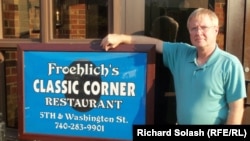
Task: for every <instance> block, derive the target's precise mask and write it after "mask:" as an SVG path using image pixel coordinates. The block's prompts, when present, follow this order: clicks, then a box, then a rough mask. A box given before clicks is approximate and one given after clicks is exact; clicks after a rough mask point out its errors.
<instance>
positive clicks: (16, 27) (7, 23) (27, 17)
mask: <svg viewBox="0 0 250 141" xmlns="http://www.w3.org/2000/svg"><path fill="white" fill-rule="evenodd" d="M2 6H3V8H2V9H3V11H2V13H3V38H39V37H40V2H39V0H3V2H2Z"/></svg>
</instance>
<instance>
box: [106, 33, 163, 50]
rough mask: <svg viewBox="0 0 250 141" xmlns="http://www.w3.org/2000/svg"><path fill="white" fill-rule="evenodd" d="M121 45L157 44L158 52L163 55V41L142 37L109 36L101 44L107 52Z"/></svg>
mask: <svg viewBox="0 0 250 141" xmlns="http://www.w3.org/2000/svg"><path fill="white" fill-rule="evenodd" d="M119 44H155V45H156V51H157V52H159V53H162V44H163V41H161V40H159V39H156V38H152V37H147V36H140V35H124V34H109V35H107V36H106V37H105V38H103V40H102V42H101V46H102V47H103V49H105V50H106V51H108V50H109V49H112V48H116V47H117V46H118V45H119Z"/></svg>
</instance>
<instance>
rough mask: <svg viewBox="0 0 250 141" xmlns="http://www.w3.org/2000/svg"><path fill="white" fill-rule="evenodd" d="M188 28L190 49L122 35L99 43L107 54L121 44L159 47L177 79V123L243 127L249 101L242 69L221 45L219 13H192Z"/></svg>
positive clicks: (236, 59) (209, 11)
mask: <svg viewBox="0 0 250 141" xmlns="http://www.w3.org/2000/svg"><path fill="white" fill-rule="evenodd" d="M187 28H188V31H189V35H190V39H191V43H192V45H189V44H186V43H170V42H163V41H161V40H159V39H156V38H151V37H145V36H132V35H131V36H130V35H122V34H121V35H120V34H109V35H107V36H106V37H105V38H104V39H103V40H102V42H101V45H102V46H103V48H104V49H105V50H106V51H108V50H109V49H112V48H115V47H117V46H118V45H119V44H121V43H125V44H155V45H156V51H158V52H159V53H162V54H163V62H164V65H165V66H166V67H168V68H169V69H170V71H171V73H172V74H173V77H174V83H175V92H176V104H177V122H178V124H208V125H212V124H215V125H221V124H241V123H242V118H243V113H244V98H245V97H246V89H245V78H244V72H243V67H242V64H241V62H240V61H239V60H238V58H237V57H235V56H234V55H232V54H229V53H228V52H225V51H223V50H221V49H220V48H219V47H218V45H217V43H216V37H217V35H218V32H219V21H218V17H217V15H216V14H215V13H214V12H213V11H211V10H209V9H204V8H198V9H196V10H195V11H194V12H192V13H191V14H190V16H189V18H188V21H187ZM156 87H157V86H156Z"/></svg>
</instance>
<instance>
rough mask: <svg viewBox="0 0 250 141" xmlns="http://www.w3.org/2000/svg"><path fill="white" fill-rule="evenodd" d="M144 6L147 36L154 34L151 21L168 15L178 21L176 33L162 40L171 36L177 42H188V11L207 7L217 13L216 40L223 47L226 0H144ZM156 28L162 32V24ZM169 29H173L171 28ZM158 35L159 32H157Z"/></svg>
mask: <svg viewBox="0 0 250 141" xmlns="http://www.w3.org/2000/svg"><path fill="white" fill-rule="evenodd" d="M145 2H146V7H145V34H146V35H148V36H156V35H153V34H152V33H154V31H155V29H154V28H155V27H154V26H153V25H154V24H153V22H154V21H155V20H156V19H157V18H159V17H170V18H172V20H174V21H175V22H176V23H178V28H177V33H176V34H175V33H174V34H171V36H174V37H170V35H168V36H169V37H167V38H168V39H166V36H167V35H165V38H164V40H169V38H170V39H171V41H172V38H174V39H175V41H178V42H186V43H190V40H189V33H188V30H187V26H186V23H187V18H188V16H189V15H190V13H191V12H192V11H193V10H194V9H196V8H199V7H203V8H209V9H211V10H213V11H215V13H216V14H217V15H218V17H219V23H220V25H219V26H220V31H219V35H218V38H217V42H218V44H219V47H221V48H224V36H225V33H224V31H225V30H224V29H225V17H226V15H225V11H226V0H146V1H145ZM157 28H158V30H159V31H161V34H163V33H164V32H168V31H164V30H165V29H166V30H167V28H165V27H164V26H161V25H159V24H158V27H157ZM170 30H173V28H171V29H170ZM165 34H167V33H165ZM158 36H159V33H158Z"/></svg>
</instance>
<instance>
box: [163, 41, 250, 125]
mask: <svg viewBox="0 0 250 141" xmlns="http://www.w3.org/2000/svg"><path fill="white" fill-rule="evenodd" d="M196 59H197V50H196V48H195V47H194V46H191V45H189V44H185V43H169V42H165V43H163V62H164V65H165V66H166V67H168V68H169V69H170V71H171V73H172V74H173V78H174V84H175V93H176V102H177V120H178V121H177V122H178V124H224V123H225V122H226V119H227V115H228V109H229V107H228V103H230V102H233V101H235V100H238V99H241V98H244V97H246V88H245V77H244V72H243V67H242V64H241V62H240V61H239V60H238V58H237V57H236V56H233V55H232V54H229V53H227V52H225V51H223V50H221V49H220V48H219V47H218V46H217V47H216V49H215V51H214V52H213V54H212V55H211V56H210V58H209V59H208V61H207V62H206V63H205V64H204V65H202V66H198V65H197V63H196Z"/></svg>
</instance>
